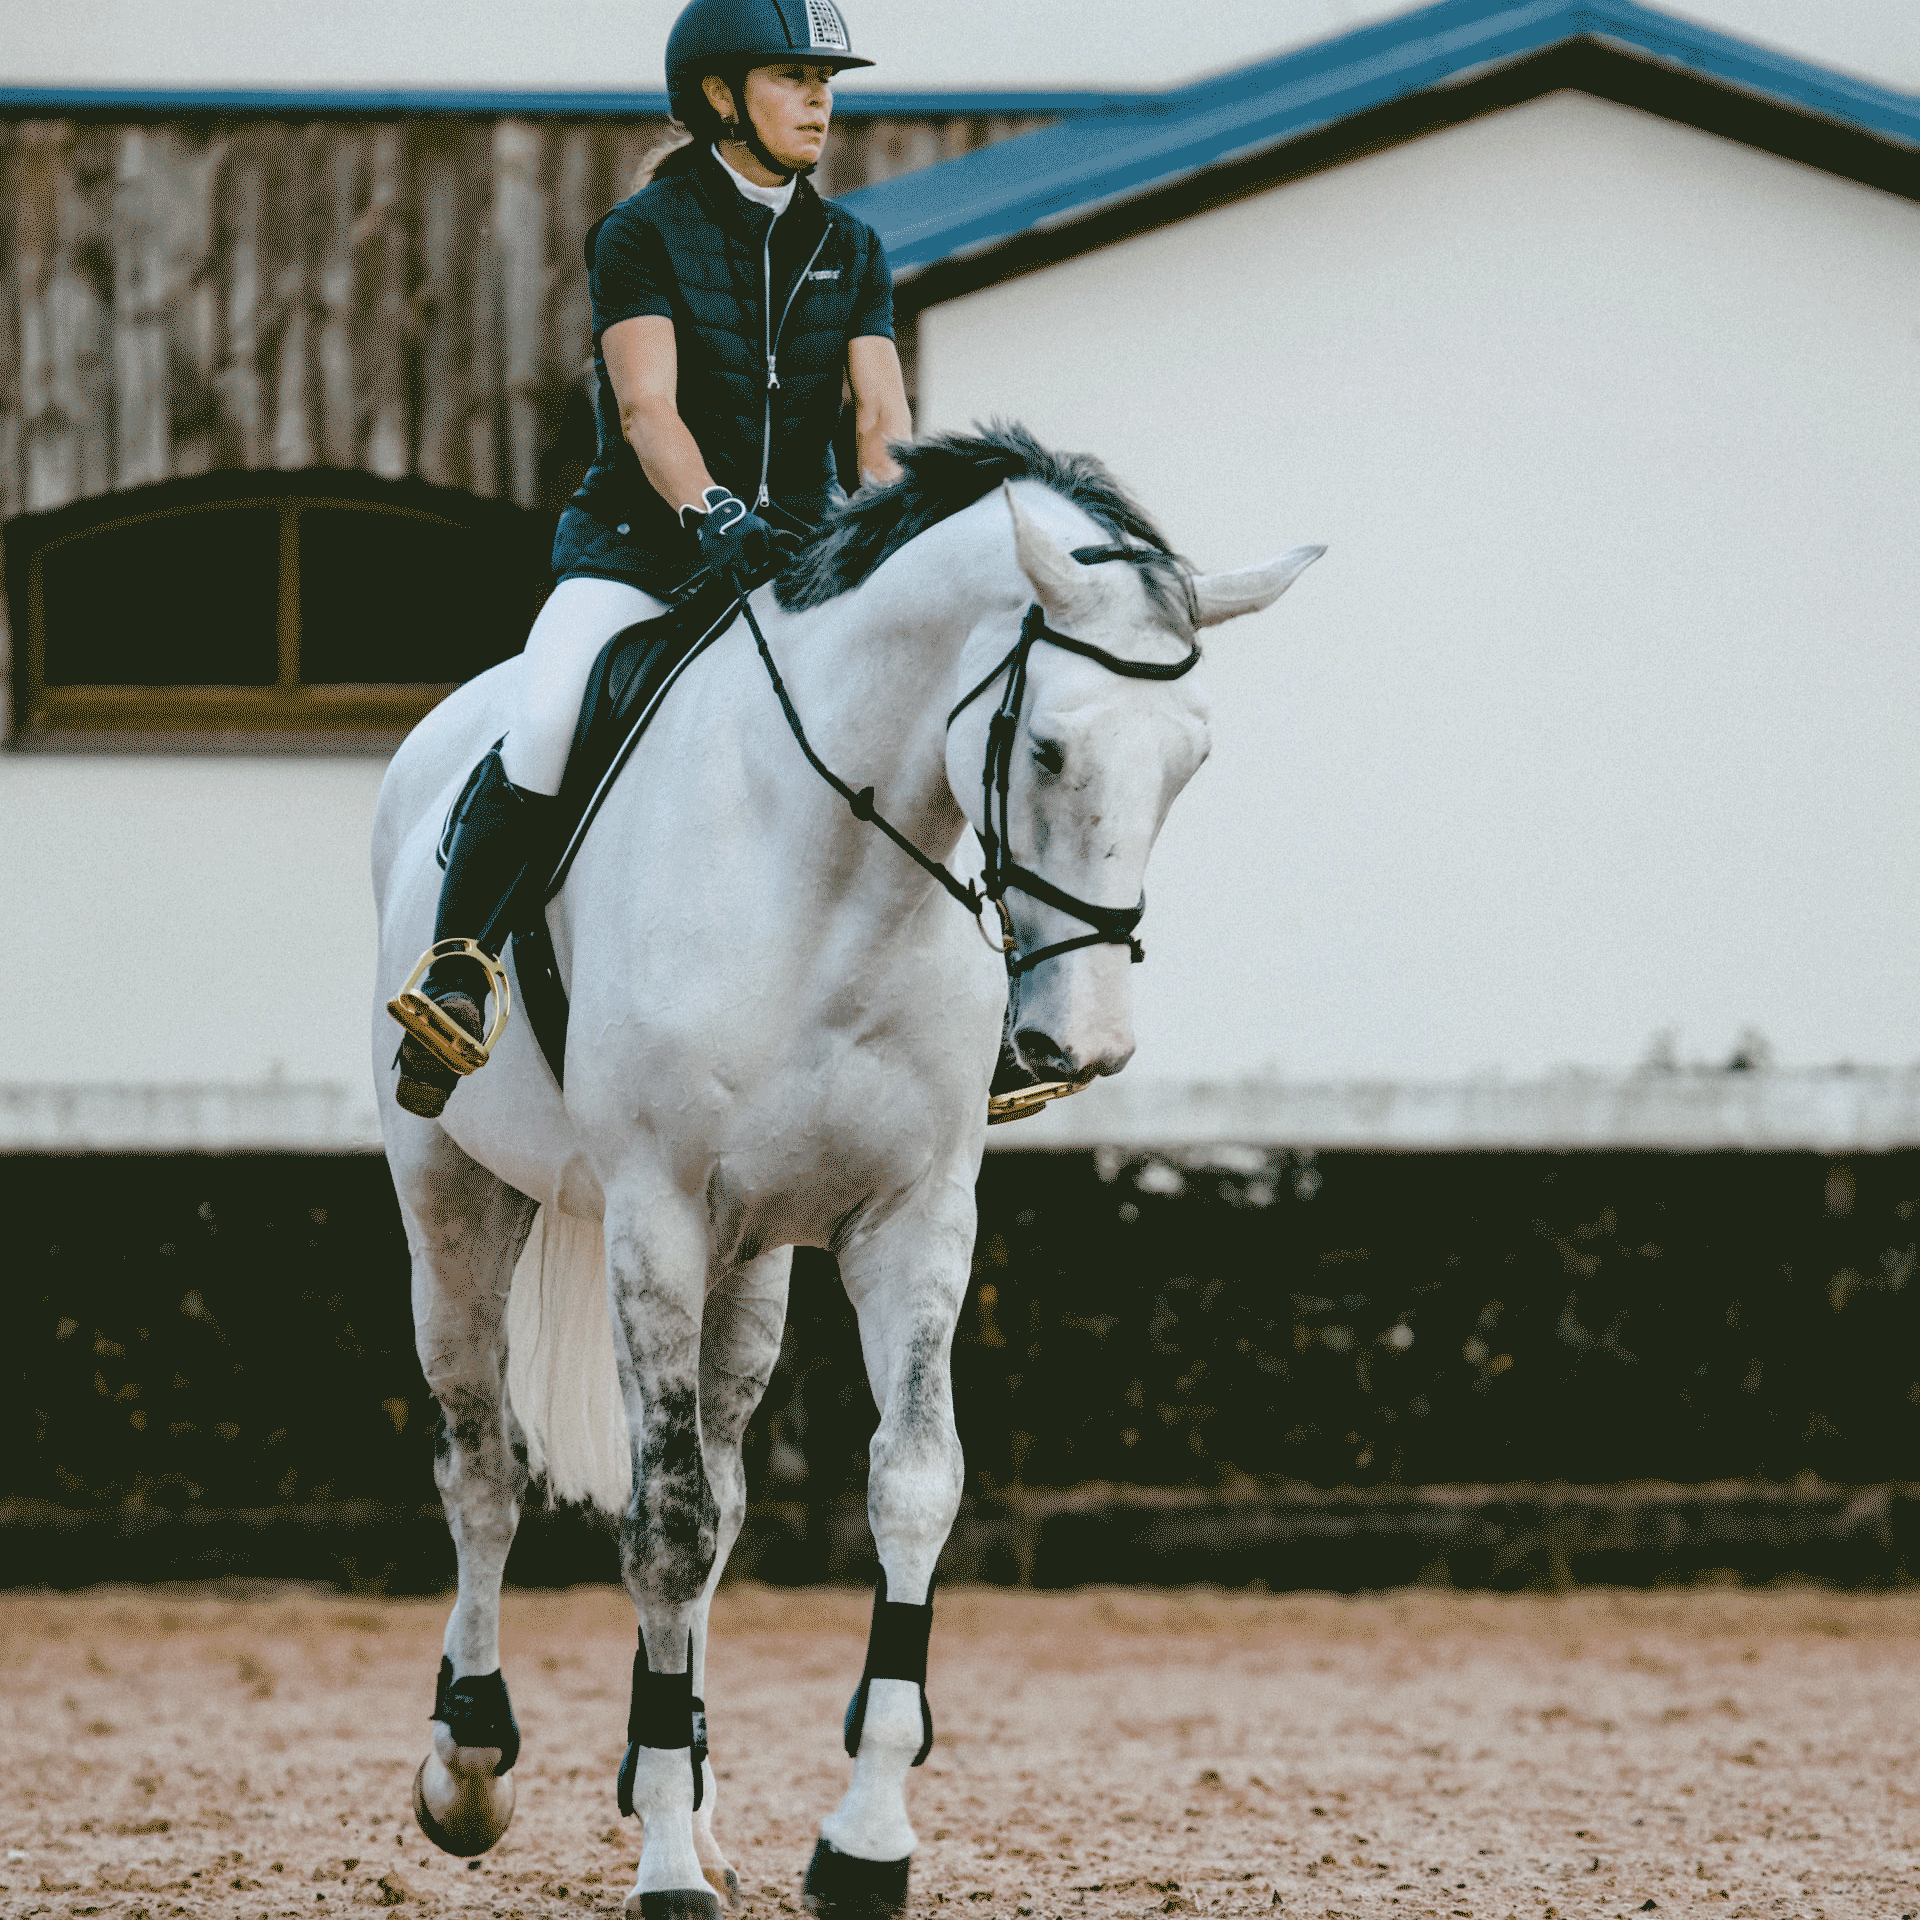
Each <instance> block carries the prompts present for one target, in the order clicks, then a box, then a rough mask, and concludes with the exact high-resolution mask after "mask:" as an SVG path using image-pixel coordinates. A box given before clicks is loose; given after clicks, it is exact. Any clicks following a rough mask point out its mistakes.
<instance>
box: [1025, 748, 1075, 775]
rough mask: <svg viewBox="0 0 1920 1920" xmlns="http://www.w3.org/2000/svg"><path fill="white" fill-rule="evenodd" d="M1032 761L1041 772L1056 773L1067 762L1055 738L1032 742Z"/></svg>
mask: <svg viewBox="0 0 1920 1920" xmlns="http://www.w3.org/2000/svg"><path fill="white" fill-rule="evenodd" d="M1033 763H1034V765H1035V766H1037V767H1038V768H1039V769H1040V771H1041V772H1042V773H1058V772H1059V771H1060V769H1061V768H1062V767H1064V766H1065V765H1066V764H1067V756H1066V755H1065V754H1064V753H1063V752H1062V751H1061V749H1060V743H1059V741H1057V740H1036V741H1035V742H1034V743H1033Z"/></svg>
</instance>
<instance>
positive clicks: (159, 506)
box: [6, 472, 553, 744]
mask: <svg viewBox="0 0 1920 1920" xmlns="http://www.w3.org/2000/svg"><path fill="white" fill-rule="evenodd" d="M552 526H553V520H552V516H551V515H550V514H538V513H530V512H526V511H524V510H522V509H520V508H517V507H512V506H507V505H504V504H502V503H500V502H498V501H490V500H476V499H474V498H472V497H471V496H469V495H466V494H459V493H452V492H448V491H446V490H445V489H441V488H436V487H428V486H425V485H422V484H419V483H417V482H400V483H397V484H389V483H385V482H381V481H377V480H373V479H370V478H369V477H368V476H366V475H364V474H355V473H330V472H316V473H300V474H258V473H250V474H218V475H211V476H208V477H206V478H204V479H201V480H195V481H181V482H174V483H171V484H169V485H166V486H161V487H150V488H146V489H143V490H141V491H139V492H134V493H125V494H117V495H114V496H113V497H111V498H109V499H95V500H89V501H85V502H82V503H80V504H79V505H77V506H73V507H67V508H63V509H61V510H60V511H59V512H57V513H48V514H38V515H31V516H28V517H25V518H22V519H19V520H15V521H13V522H12V523H10V524H9V526H8V527H7V529H6V555H7V589H8V594H9V598H10V603H11V608H12V615H13V632H14V656H15V671H14V731H15V735H16V738H21V739H32V738H36V737H38V738H56V737H57V738H65V739H69V740H74V741H75V743H76V744H78V740H77V738H76V736H81V735H86V734H96V733H97V734H114V735H121V736H124V735H127V734H130V733H153V734H160V735H175V736H178V735H182V734H192V735H195V736H206V735H209V734H216V735H238V736H243V737H244V736H248V735H253V736H265V735H273V734H281V735H284V734H287V733H289V732H308V733H312V732H320V733H328V734H333V735H353V734H365V735H369V736H391V735H393V734H395V733H397V732H399V731H401V730H403V729H404V728H406V727H409V726H411V725H412V724H413V723H414V721H416V720H418V719H419V718H420V716H421V715H422V714H424V713H425V712H426V711H427V710H428V709H429V708H430V707H432V706H433V705H434V703H435V702H436V701H438V700H441V699H443V698H444V697H445V696H446V695H447V694H448V693H450V692H451V691H452V690H453V688H454V687H456V686H457V685H458V684H459V683H460V682H461V681H463V680H466V679H469V678H471V677H472V676H473V675H474V674H476V673H478V672H480V671H481V670H482V669H483V668H486V667H489V666H492V665H493V664H494V663H495V662H496V661H499V660H504V659H506V658H508V657H509V656H511V655H512V654H514V653H516V652H518V651H519V649H520V647H521V645H522V643H523V642H524V641H525V639H526V634H527V628H528V626H529V624H530V623H531V621H532V618H533V614H534V611H535V609H536V607H537V605H538V601H539V596H540V592H541V589H542V586H543V584H544V582H545V578H546V568H547V553H548V547H549V543H550V540H551V537H552Z"/></svg>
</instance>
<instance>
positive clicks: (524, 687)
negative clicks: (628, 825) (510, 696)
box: [500, 575, 667, 793]
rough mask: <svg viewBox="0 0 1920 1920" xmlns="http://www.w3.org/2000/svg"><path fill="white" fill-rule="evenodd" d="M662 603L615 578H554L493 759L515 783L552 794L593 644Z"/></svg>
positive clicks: (595, 652)
mask: <svg viewBox="0 0 1920 1920" xmlns="http://www.w3.org/2000/svg"><path fill="white" fill-rule="evenodd" d="M666 610H667V609H666V603H665V602H664V601H661V600H656V599H655V598H654V597H653V596H652V595H651V594H649V593H642V592H641V591H640V589H639V588H638V587H630V586H627V585H626V584H625V583H624V582H623V581H619V580H599V579H594V578H591V577H588V576H585V575H576V576H574V577H573V578H572V579H568V580H562V581H561V582H560V584H559V585H558V586H557V587H555V588H554V590H553V592H552V594H551V595H549V596H548V599H547V604H546V605H545V606H544V607H542V608H541V609H540V617H539V619H537V620H536V621H535V622H534V623H533V631H532V632H531V633H530V634H528V635H527V646H526V651H525V653H523V654H522V655H521V657H520V692H519V698H518V699H517V701H516V702H515V705H514V710H513V717H512V724H511V725H510V726H509V728H508V730H507V740H506V745H505V746H503V747H502V748H501V749H500V759H501V762H502V764H503V765H504V767H505V769H506V774H507V778H508V779H509V780H511V781H512V782H513V784H514V785H515V786H516V787H525V788H527V789H529V790H530V791H531V792H534V793H558V792H559V791H560V781H561V777H562V775H564V774H565V772H566V770H567V753H568V751H569V749H570V748H571V747H572V745H573V734H574V728H575V727H576V726H577V725H578V724H579V720H580V698H581V695H582V694H583V693H585V691H586V686H587V675H588V674H589V673H590V672H592V670H593V663H594V661H595V660H596V659H597V658H598V657H599V653H600V649H601V648H602V647H604V646H605V645H606V644H607V642H608V641H609V640H611V639H612V638H613V636H614V635H615V634H616V633H618V632H620V630H621V629H622V628H623V627H630V626H632V625H634V623H635V622H636V621H640V620H651V619H653V618H654V617H655V616H656V615H658V614H662V613H665V612H666Z"/></svg>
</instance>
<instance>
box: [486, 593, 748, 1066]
mask: <svg viewBox="0 0 1920 1920" xmlns="http://www.w3.org/2000/svg"><path fill="white" fill-rule="evenodd" d="M737 600H738V596H737V594H736V593H735V592H734V590H733V588H732V587H731V586H728V585H724V584H712V583H706V584H702V585H701V586H699V587H697V588H695V589H694V590H693V591H692V592H691V593H689V594H688V595H686V597H685V598H683V599H681V600H679V601H677V602H676V603H675V604H674V605H673V606H672V607H670V608H669V609H668V610H667V611H666V612H665V613H663V614H660V615H659V616H658V617H657V618H655V619H652V620H642V621H640V622H639V623H638V624H637V625H634V626H631V627H626V628H623V629H622V630H621V631H620V632H619V633H616V634H615V635H614V636H613V638H612V639H611V640H609V641H608V642H607V644H606V645H605V646H604V647H602V648H601V649H600V652H599V654H598V656H597V657H596V658H595V660H594V663H593V671H592V672H591V673H589V674H588V675H587V686H586V691H585V693H584V694H582V696H581V699H580V719H579V722H578V724H577V725H576V726H575V728H574V730H573V746H572V749H571V750H570V752H569V753H568V756H567V771H566V775H565V777H564V778H563V779H562V781H561V783H560V811H559V815H558V818H557V820H556V822H555V833H556V835H557V839H556V841H555V843H554V844H555V847H556V849H557V855H556V860H555V865H554V869H553V872H552V874H551V876H550V877H549V878H548V881H547V884H546V885H545V886H544V887H542V888H541V889H539V891H538V892H536V893H534V894H532V895H531V896H530V902H531V906H530V913H529V916H526V917H527V924H526V925H524V926H521V927H516V928H515V929H514V930H513V970H514V973H515V975H516V976H517V977H518V980H519V984H520V1002H521V1005H522V1006H524V1007H525V1008H526V1011H527V1019H528V1020H529V1022H530V1023H531V1024H532V1027H533V1037H534V1038H535V1039H536V1040H537V1041H538V1042H539V1043H540V1051H541V1053H542V1054H543V1055H545V1057H546V1062H547V1065H548V1066H549V1067H550V1068H551V1069H552V1071H553V1077H554V1079H555V1081H557V1082H560V1083H562V1084H564V1080H565V1067H566V1058H567V1015H568V1006H567V990H566V987H565V985H564V983H563V982H562V981H561V978H560V969H559V967H558V965H557V964H556V963H555V960H554V955H553V935H552V933H551V932H550V931H549V930H548V927H547V916H546V903H547V902H548V901H549V900H551V899H552V898H553V896H554V895H555V894H556V893H558V892H559V891H560V888H561V886H562V885H563V884H564V882H565V880H566V877H567V871H568V869H569V868H570V867H571V866H572V865H573V858H574V855H575V853H576V852H578V850H579V847H580V842H581V840H582V839H583V838H584V837H585V835H586V831H587V828H588V827H589V826H590V825H591V824H592V822H593V817H594V815H595V814H596V813H597V812H599V810H600V803H601V801H602V800H603V799H604V798H605V796H606V792H607V789H608V788H609V787H611V786H612V784H613V782H614V780H615V778H616V777H617V776H618V774H619V772H620V769H621V768H622V767H624V766H625V765H626V763H627V758H628V756H629V755H630V754H631V753H632V752H633V749H634V748H635V747H636V746H637V745H638V744H639V741H640V736H641V735H642V734H643V733H645V732H646V730H647V727H648V725H649V723H650V722H651V721H652V719H653V716H654V714H655V713H656V712H657V711H658V709H659V705H660V701H661V698H662V696H663V695H664V694H665V693H666V691H667V689H668V687H670V686H671V685H672V684H673V682H674V680H675V679H676V678H677V677H678V675H679V673H680V670H681V668H682V667H684V666H686V665H687V663H688V662H689V661H691V660H692V659H693V658H694V656H695V655H696V654H699V653H703V652H704V651H705V650H706V649H707V647H709V646H710V645H712V643H713V642H714V641H715V640H717V639H719V638H720V636H721V635H722V634H723V633H725V632H726V630H727V629H728V627H730V626H731V625H732V624H733V617H734V613H735V609H736V605H737Z"/></svg>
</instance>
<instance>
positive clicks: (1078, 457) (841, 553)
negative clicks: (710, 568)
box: [774, 420, 1196, 639]
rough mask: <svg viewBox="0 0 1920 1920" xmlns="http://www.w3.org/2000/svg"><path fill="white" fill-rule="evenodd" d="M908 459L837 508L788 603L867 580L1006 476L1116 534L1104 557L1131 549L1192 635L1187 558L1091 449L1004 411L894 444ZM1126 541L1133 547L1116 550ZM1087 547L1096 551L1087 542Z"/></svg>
mask: <svg viewBox="0 0 1920 1920" xmlns="http://www.w3.org/2000/svg"><path fill="white" fill-rule="evenodd" d="M894 457H895V459H897V460H898V461H899V463H900V466H901V468H902V470H903V471H902V473H901V477H900V478H899V479H898V480H896V481H894V482H893V483H892V484H891V485H890V486H885V487H879V488H874V489H872V490H867V491H862V492H860V493H858V494H856V495H854V496H853V498H852V499H850V500H847V501H845V502H844V503H843V504H842V505H840V506H838V507H836V508H834V509H833V511H832V512H831V513H829V514H828V516H827V519H826V522H825V524H824V525H823V526H822V527H821V528H820V531H819V532H818V533H816V534H815V535H814V536H813V538H812V539H811V540H810V541H809V542H808V543H807V544H806V546H804V547H802V548H801V550H800V551H799V552H798V553H797V554H795V555H794V557H793V559H792V560H790V561H789V562H788V563H787V565H786V567H785V568H784V569H783V571H782V572H781V574H780V578H779V580H778V581H777V582H776V583H775V586H774V593H775V597H776V598H777V599H778V600H779V602H780V604H781V605H782V606H783V607H786V608H788V609H790V610H797V609H800V608H804V607H817V606H821V605H824V604H825V602H827V601H829V600H831V599H833V598H835V597H836V596H837V595H839V594H842V593H845V592H846V591H847V590H848V589H849V588H851V587H857V586H858V585H859V584H860V583H861V581H863V580H864V579H866V578H867V576H868V575H869V574H871V573H872V572H873V570H874V568H876V567H877V566H879V564H880V563H881V561H883V560H884V559H886V558H887V556H888V555H889V554H891V553H894V552H896V551H897V550H898V549H899V548H901V547H903V546H905V545H906V544H907V542H908V541H909V540H911V539H913V538H915V537H916V536H917V535H919V534H922V533H925V532H926V531H927V529H928V528H929V527H933V526H937V525H938V524H939V523H940V522H941V521H942V520H946V519H949V518H951V516H952V515H954V514H956V513H958V512H960V510H961V509H962V508H963V507H970V506H972V505H973V503H974V502H975V501H976V500H979V499H981V498H983V497H984V496H985V495H987V494H989V493H991V492H992V491H993V489H994V488H995V487H997V486H998V485H999V484H1000V483H1001V482H1002V481H1003V480H1037V481H1038V482H1039V483H1040V484H1041V485H1042V486H1043V487H1048V488H1051V489H1052V491H1053V492H1055V493H1057V494H1059V495H1060V497H1061V498H1062V499H1063V500H1070V501H1072V502H1073V504H1074V505H1075V506H1076V507H1079V508H1081V509H1082V510H1083V511H1084V512H1085V513H1087V514H1088V515H1090V516H1091V517H1092V518H1093V519H1094V520H1096V521H1097V522H1098V523H1099V524H1100V526H1101V527H1103V528H1104V529H1105V530H1106V532H1107V533H1108V534H1109V535H1111V536H1112V540H1113V548H1102V549H1100V550H1099V558H1101V559H1120V558H1125V559H1127V560H1129V561H1131V562H1132V564H1133V565H1134V566H1135V567H1137V568H1138V569H1139V571H1140V577H1141V580H1142V582H1143V583H1144V584H1145V586H1146V589H1147V594H1148V597H1149V598H1150V599H1151V600H1152V601H1153V604H1154V606H1155V608H1156V609H1157V610H1158V611H1159V612H1160V613H1161V614H1162V615H1163V616H1164V617H1165V619H1166V620H1167V622H1168V624H1169V625H1170V626H1172V627H1173V628H1174V629H1175V630H1176V631H1177V632H1179V633H1180V634H1181V635H1182V636H1183V637H1184V638H1188V639H1191V638H1192V635H1193V625H1194V615H1195V611H1196V610H1195V607H1194V603H1193V588H1192V585H1191V584H1190V581H1189V578H1188V573H1187V568H1186V565H1185V563H1184V562H1183V561H1182V560H1181V559H1180V558H1179V556H1178V555H1177V554H1175V553H1174V551H1173V550H1172V548H1170V547H1169V546H1168V545H1167V541H1166V536H1165V535H1164V534H1163V533H1161V531H1160V529H1159V528H1158V527H1156V526H1155V525H1154V524H1153V522H1152V521H1151V520H1149V519H1148V518H1147V516H1146V514H1145V513H1143V512H1142V511H1141V510H1140V508H1139V506H1138V505H1136V504H1135V502H1134V501H1133V500H1132V499H1131V498H1130V497H1129V496H1128V494H1127V493H1126V491H1125V489H1123V488H1122V487H1121V485H1120V483H1119V482H1118V481H1117V480H1116V479H1114V477H1113V475H1112V474H1110V473H1109V472H1108V471H1107V470H1106V468H1105V467H1104V466H1102V465H1101V463H1100V462H1099V461H1098V460H1096V459H1095V458H1094V457H1093V456H1092V455H1091V454H1088V453H1055V452H1054V451H1053V450H1052V449H1051V448H1049V447H1043V446H1042V445H1041V444H1040V442H1039V441H1038V440H1036V439H1035V438H1034V437H1033V435H1032V434H1030V433H1029V432H1028V431H1027V430H1026V428H1025V427H1023V426H1020V425H1018V424H1012V423H1008V422H1004V421H999V420H996V421H994V422H992V423H991V424H990V425H989V426H987V427H986V428H985V429H984V430H983V431H980V432H977V433H971V434H963V433H943V434H936V435H934V436H933V438H931V439H928V440H920V441H916V442H914V443H913V444H912V445H911V446H901V447H896V448H895V449H894ZM1115 549H1122V550H1124V551H1115ZM1080 557H1082V558H1085V559H1091V558H1093V557H1094V556H1093V555H1092V554H1091V553H1089V552H1088V551H1087V550H1086V549H1081V550H1080Z"/></svg>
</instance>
